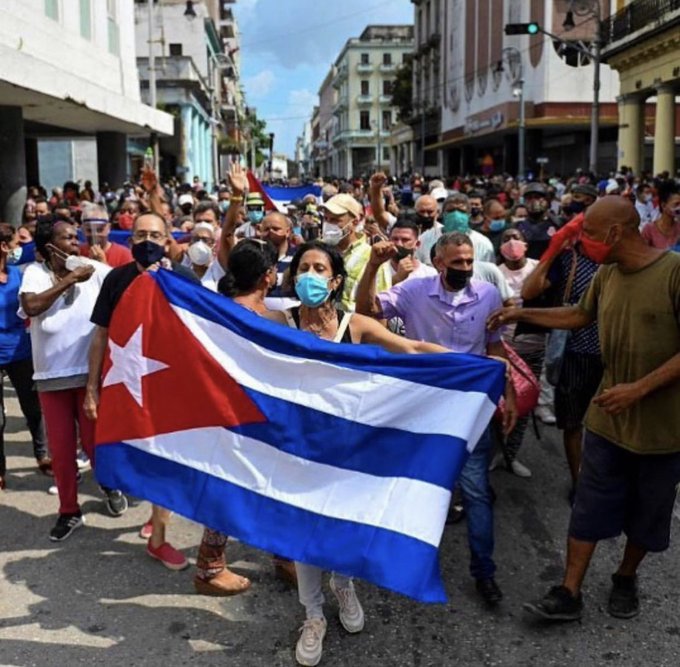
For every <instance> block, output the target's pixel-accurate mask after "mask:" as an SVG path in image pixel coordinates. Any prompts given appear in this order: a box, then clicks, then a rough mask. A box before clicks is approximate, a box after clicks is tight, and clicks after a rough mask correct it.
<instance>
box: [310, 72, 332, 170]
mask: <svg viewBox="0 0 680 667" xmlns="http://www.w3.org/2000/svg"><path fill="white" fill-rule="evenodd" d="M335 78H336V68H335V67H331V68H330V69H329V70H328V74H326V76H325V77H324V80H323V82H322V83H321V87H320V88H319V107H318V112H316V113H313V114H312V138H313V145H312V164H313V172H314V175H315V176H322V177H327V176H335V175H336V174H337V173H338V172H337V171H336V170H337V161H336V160H335V159H334V148H333V140H334V138H335V133H336V130H337V127H338V118H337V116H336V115H335V108H336V102H337V99H338V90H337V88H336V87H335V85H334V82H335Z"/></svg>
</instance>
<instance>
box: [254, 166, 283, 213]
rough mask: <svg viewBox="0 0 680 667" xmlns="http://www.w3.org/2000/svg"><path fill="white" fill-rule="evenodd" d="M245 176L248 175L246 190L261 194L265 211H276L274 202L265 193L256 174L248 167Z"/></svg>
mask: <svg viewBox="0 0 680 667" xmlns="http://www.w3.org/2000/svg"><path fill="white" fill-rule="evenodd" d="M246 176H247V177H248V191H249V192H259V193H260V194H261V195H262V199H263V201H264V208H265V210H267V211H278V210H279V209H278V208H276V204H275V203H274V202H273V201H272V199H271V197H270V196H269V195H268V194H267V191H266V190H265V189H264V186H263V185H262V183H260V181H259V180H258V178H257V176H255V174H253V172H252V171H250V169H249V170H248V171H247V173H246Z"/></svg>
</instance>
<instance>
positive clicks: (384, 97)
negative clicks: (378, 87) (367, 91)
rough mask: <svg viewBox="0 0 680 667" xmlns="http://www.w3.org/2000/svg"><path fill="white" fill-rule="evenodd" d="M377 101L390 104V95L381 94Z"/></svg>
mask: <svg viewBox="0 0 680 667" xmlns="http://www.w3.org/2000/svg"><path fill="white" fill-rule="evenodd" d="M378 101H379V102H380V104H381V105H385V104H388V105H392V95H381V96H380V97H379V98H378Z"/></svg>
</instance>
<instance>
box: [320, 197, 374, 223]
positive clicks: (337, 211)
mask: <svg viewBox="0 0 680 667" xmlns="http://www.w3.org/2000/svg"><path fill="white" fill-rule="evenodd" d="M323 208H326V209H328V210H329V211H330V212H331V213H332V214H333V215H345V213H349V214H350V215H352V216H354V217H355V218H360V217H361V215H362V213H363V212H364V211H363V208H362V206H361V204H360V203H359V202H358V201H357V200H356V199H354V197H352V195H348V194H339V195H335V196H333V197H331V198H330V199H329V200H328V201H327V202H326V203H325V204H324V205H323Z"/></svg>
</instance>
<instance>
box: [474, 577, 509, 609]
mask: <svg viewBox="0 0 680 667" xmlns="http://www.w3.org/2000/svg"><path fill="white" fill-rule="evenodd" d="M476 588H477V592H478V593H479V594H480V595H481V596H482V599H483V600H484V602H486V604H487V605H488V606H489V607H495V606H496V605H497V604H498V603H499V602H500V601H501V600H502V599H503V591H501V589H500V588H499V587H498V584H497V583H496V580H495V579H493V577H492V578H490V579H477V584H476Z"/></svg>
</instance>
